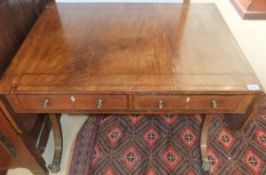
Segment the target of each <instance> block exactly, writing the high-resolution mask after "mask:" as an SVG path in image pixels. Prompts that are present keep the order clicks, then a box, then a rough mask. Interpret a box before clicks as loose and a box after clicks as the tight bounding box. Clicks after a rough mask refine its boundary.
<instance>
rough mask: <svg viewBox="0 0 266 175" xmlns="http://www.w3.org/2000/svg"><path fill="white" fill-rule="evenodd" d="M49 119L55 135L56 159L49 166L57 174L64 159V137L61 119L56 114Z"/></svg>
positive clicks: (50, 115)
mask: <svg viewBox="0 0 266 175" xmlns="http://www.w3.org/2000/svg"><path fill="white" fill-rule="evenodd" d="M49 119H50V122H51V125H52V130H53V135H54V149H55V150H54V157H53V162H52V164H50V165H49V166H48V168H49V169H50V170H51V172H52V173H57V172H59V171H60V163H61V159H62V151H63V135H62V128H61V123H60V118H59V117H58V116H56V115H55V114H49Z"/></svg>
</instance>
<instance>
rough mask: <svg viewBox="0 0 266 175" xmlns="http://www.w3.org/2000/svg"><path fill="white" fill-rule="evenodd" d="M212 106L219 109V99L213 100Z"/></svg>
mask: <svg viewBox="0 0 266 175" xmlns="http://www.w3.org/2000/svg"><path fill="white" fill-rule="evenodd" d="M211 106H212V109H217V107H218V103H217V101H216V100H212V104H211Z"/></svg>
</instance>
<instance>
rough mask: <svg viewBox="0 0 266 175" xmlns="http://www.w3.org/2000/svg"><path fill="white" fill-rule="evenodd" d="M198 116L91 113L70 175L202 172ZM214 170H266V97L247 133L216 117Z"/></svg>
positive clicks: (245, 173)
mask: <svg viewBox="0 0 266 175" xmlns="http://www.w3.org/2000/svg"><path fill="white" fill-rule="evenodd" d="M201 124H202V119H201V117H199V116H192V115H180V116H142V115H136V116H133V115H129V116H116V115H112V116H108V117H101V116H90V117H89V118H88V120H87V121H86V123H85V124H84V125H83V127H82V128H81V130H80V132H79V134H78V137H77V139H76V144H75V149H74V152H73V157H72V162H71V167H70V171H69V174H70V175H201V174H204V173H203V171H202V167H201V165H202V162H201V158H200V147H199V140H200V131H201ZM209 132H210V135H209V138H210V141H209V144H208V145H209V150H208V152H209V160H210V161H211V162H212V168H211V174H217V175H238V174H239V175H253V174H254V175H265V174H266V165H265V163H266V99H265V103H264V104H263V105H262V106H261V107H260V108H259V110H258V113H257V114H256V116H255V117H254V118H253V119H252V121H251V122H250V124H249V125H248V126H247V128H246V129H245V131H244V133H240V132H237V131H231V130H229V129H228V128H226V127H225V126H224V125H223V123H222V122H221V118H216V119H215V120H214V121H213V122H212V124H211V126H210V128H209Z"/></svg>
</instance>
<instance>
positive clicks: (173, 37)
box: [0, 3, 263, 168]
mask: <svg viewBox="0 0 266 175" xmlns="http://www.w3.org/2000/svg"><path fill="white" fill-rule="evenodd" d="M0 94H2V95H3V96H5V97H6V98H7V99H8V102H9V104H10V105H11V106H12V109H13V110H14V111H15V112H16V113H36V114H39V113H50V114H53V113H61V112H68V113H146V114H155V113H156V114H162V113H199V114H207V117H206V119H205V121H204V124H203V125H204V127H203V131H202V140H201V150H202V158H203V161H204V162H205V163H206V160H205V159H206V156H207V153H206V146H207V133H208V132H207V131H208V125H209V123H210V120H209V118H210V117H209V116H214V114H240V115H245V114H247V113H248V112H249V111H250V109H253V107H254V105H253V104H255V103H258V98H259V97H260V96H261V95H263V90H262V89H261V86H260V83H259V81H258V79H257V77H256V75H255V74H254V72H253V70H252V68H251V67H250V65H249V63H248V62H247V60H246V59H245V56H244V54H243V53H242V51H241V49H240V48H239V46H238V44H237V43H236V41H235V39H234V38H233V36H232V34H231V32H230V30H229V29H228V27H227V26H226V24H225V22H224V20H223V19H222V17H221V15H220V14H219V12H218V10H217V8H216V7H215V6H214V5H213V4H192V5H190V4H187V3H186V4H184V5H178V4H75V3H74V4H54V3H50V4H49V5H48V7H47V8H46V9H45V11H44V12H43V13H42V15H41V16H40V18H39V19H38V21H37V23H36V25H35V26H34V27H33V28H32V30H31V32H30V34H29V35H28V37H27V39H26V40H25V42H24V43H23V45H22V46H21V48H20V50H19V51H18V53H17V54H16V56H15V58H14V59H13V60H12V62H11V64H10V66H9V67H8V69H7V70H6V72H5V73H4V75H3V77H2V79H1V80H0ZM51 120H52V121H53V120H55V118H51ZM57 131H58V129H57ZM56 135H57V136H56V139H59V140H60V139H62V137H61V136H60V134H56ZM59 142H60V141H59ZM57 145H59V144H57ZM59 147H60V146H59ZM59 147H58V148H59ZM57 152H60V149H57ZM205 168H206V166H205Z"/></svg>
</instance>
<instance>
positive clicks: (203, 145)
mask: <svg viewBox="0 0 266 175" xmlns="http://www.w3.org/2000/svg"><path fill="white" fill-rule="evenodd" d="M212 119H213V116H212V115H206V116H205V119H204V121H203V126H202V130H201V139H200V151H201V158H202V162H203V164H202V168H203V169H204V171H207V172H210V171H211V164H210V162H209V159H208V129H209V124H210V123H211V121H212Z"/></svg>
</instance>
